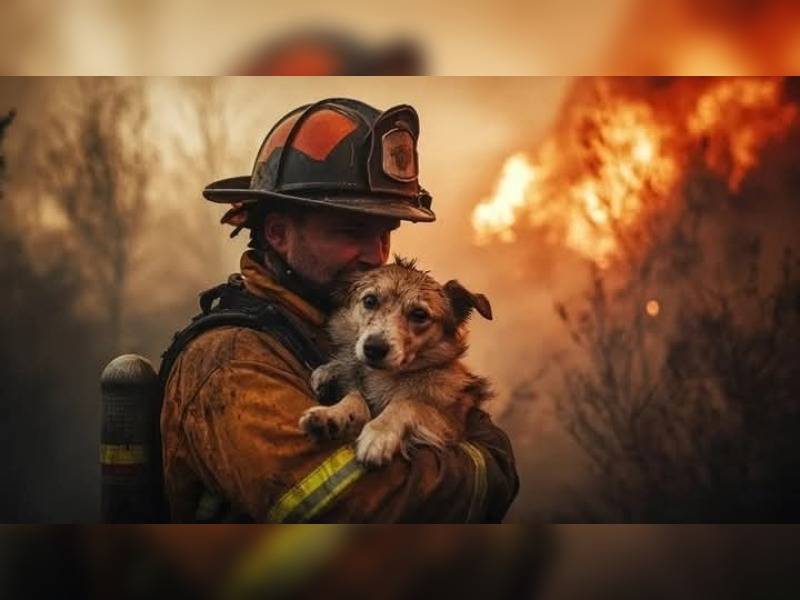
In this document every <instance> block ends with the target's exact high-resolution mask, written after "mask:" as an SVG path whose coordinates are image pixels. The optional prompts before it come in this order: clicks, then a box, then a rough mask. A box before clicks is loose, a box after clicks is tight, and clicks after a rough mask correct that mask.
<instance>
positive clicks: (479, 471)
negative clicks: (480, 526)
mask: <svg viewBox="0 0 800 600" xmlns="http://www.w3.org/2000/svg"><path fill="white" fill-rule="evenodd" d="M459 446H461V448H463V450H464V451H465V452H466V453H467V456H469V457H470V458H471V459H472V462H473V464H474V465H475V485H474V486H473V488H472V500H471V501H470V506H469V513H467V522H468V523H473V522H480V521H482V520H483V518H484V515H485V512H486V509H485V506H484V505H485V502H486V489H487V485H488V484H487V481H486V461H485V460H484V458H483V453H481V451H480V450H479V449H478V448H477V447H476V446H474V445H473V444H470V443H469V442H461V443H460V444H459Z"/></svg>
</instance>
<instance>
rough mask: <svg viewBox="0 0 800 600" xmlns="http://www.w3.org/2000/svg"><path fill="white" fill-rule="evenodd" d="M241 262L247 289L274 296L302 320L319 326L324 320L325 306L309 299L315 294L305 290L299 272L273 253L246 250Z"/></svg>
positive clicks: (262, 296)
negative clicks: (295, 271)
mask: <svg viewBox="0 0 800 600" xmlns="http://www.w3.org/2000/svg"><path fill="white" fill-rule="evenodd" d="M240 266H241V271H242V279H243V280H244V286H245V288H246V289H247V291H248V292H250V293H251V294H253V295H255V296H258V297H260V298H275V299H277V300H278V301H280V302H281V303H282V304H284V305H285V306H287V307H288V308H289V309H290V310H292V311H293V312H294V313H296V314H297V315H298V316H300V317H301V318H302V319H303V320H305V321H309V322H311V323H312V324H314V325H317V326H320V327H321V326H322V325H323V324H324V322H325V316H326V315H325V312H324V309H323V308H322V307H321V306H319V303H317V305H316V306H315V305H314V304H312V302H311V301H309V299H308V298H310V297H313V296H312V295H311V294H309V293H304V290H303V289H302V284H301V282H299V281H297V282H294V281H293V279H294V277H296V276H294V273H293V272H292V271H291V270H290V269H289V268H288V266H286V265H285V263H283V261H280V263H279V264H276V263H275V261H274V258H273V256H272V253H270V254H269V255H266V256H265V253H264V252H262V251H259V250H255V249H250V250H246V251H245V253H244V254H242V259H241V263H240Z"/></svg>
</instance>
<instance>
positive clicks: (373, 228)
mask: <svg viewBox="0 0 800 600" xmlns="http://www.w3.org/2000/svg"><path fill="white" fill-rule="evenodd" d="M399 225H400V222H399V221H398V220H397V219H390V218H386V217H378V216H372V215H361V214H358V213H348V212H344V211H324V212H309V213H307V214H304V215H302V216H301V217H297V216H290V215H276V216H275V218H272V219H268V220H267V223H266V225H265V227H266V231H265V233H266V237H267V240H268V241H269V242H270V244H271V245H272V247H273V248H274V249H275V250H277V251H278V253H280V254H281V255H282V256H283V257H284V259H285V260H286V262H287V263H288V264H289V266H290V267H292V268H293V269H295V270H296V271H297V272H298V273H299V274H300V275H302V276H303V277H304V278H305V279H306V280H308V281H310V282H312V283H314V284H316V285H317V286H319V287H320V289H321V290H323V291H329V290H330V289H332V287H333V285H334V284H335V283H336V282H337V281H339V280H340V279H341V278H342V277H344V276H346V275H348V274H350V273H353V272H357V271H368V270H370V269H374V268H376V267H380V266H381V265H383V264H384V263H385V262H386V260H387V259H388V258H389V248H390V238H391V232H392V231H393V230H395V229H397V227H398V226H399Z"/></svg>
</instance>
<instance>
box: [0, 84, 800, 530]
mask: <svg viewBox="0 0 800 600" xmlns="http://www.w3.org/2000/svg"><path fill="white" fill-rule="evenodd" d="M330 96H351V97H355V98H359V99H361V100H364V101H366V102H368V103H370V104H373V105H375V106H377V107H380V108H388V107H389V106H392V105H395V104H399V103H410V104H412V105H414V106H415V107H416V108H417V110H418V112H419V114H420V119H421V138H420V145H419V151H420V173H421V182H422V184H423V185H424V186H425V188H426V189H428V190H430V191H431V193H432V195H433V198H434V201H433V208H434V209H435V211H436V213H437V215H438V220H437V222H436V223H434V224H431V225H427V224H416V225H413V224H405V225H403V227H401V228H400V229H399V230H398V232H396V234H395V236H394V238H393V245H394V248H393V249H394V251H396V252H397V253H399V254H401V255H405V256H415V257H418V258H419V260H420V264H421V265H422V266H424V267H425V268H427V269H430V270H431V271H432V274H433V275H434V276H435V277H436V278H438V279H440V280H447V279H450V278H458V279H459V280H461V281H462V282H463V283H464V284H465V285H467V287H469V288H470V289H472V290H475V291H480V292H483V293H485V294H487V296H488V297H489V298H490V300H491V302H492V305H493V308H494V313H495V320H494V321H492V322H488V321H484V320H475V321H474V322H473V324H472V337H471V349H470V352H469V355H468V362H469V364H470V365H471V366H472V367H473V368H474V369H475V370H476V371H478V372H480V373H482V374H484V375H486V376H488V377H489V378H490V379H491V380H492V381H493V383H494V385H495V389H496V392H497V396H496V398H495V399H494V400H493V401H492V402H491V403H490V405H489V406H488V407H487V409H488V410H489V412H490V413H491V414H492V416H493V417H494V419H495V421H496V422H497V423H498V424H499V425H500V426H501V427H503V428H504V429H505V430H506V431H508V433H509V435H510V437H511V439H512V442H513V445H514V448H515V452H516V456H517V461H518V467H519V471H520V477H521V481H522V487H521V490H520V494H519V497H518V498H517V500H516V502H515V503H514V505H513V506H512V508H511V511H510V513H509V515H508V521H510V522H523V523H525V522H542V521H545V522H553V521H561V522H728V521H733V522H742V521H744V522H791V521H797V520H798V517H799V516H800V510H799V509H798V507H800V502H798V499H800V476H799V475H798V473H800V469H798V466H800V444H798V442H797V436H796V432H797V431H798V427H799V426H800V414H799V413H798V406H799V405H798V403H797V398H798V390H800V368H799V367H798V363H797V360H796V358H797V356H798V354H800V347H798V346H799V345H800V271H798V269H799V268H800V265H799V264H798V258H797V251H798V248H797V245H798V243H799V242H800V240H798V237H797V232H798V230H800V228H799V227H798V225H800V204H798V193H799V192H800V179H799V178H798V174H800V155H799V154H798V153H800V144H798V141H800V138H799V137H798V135H800V126H799V125H798V123H799V122H800V116H799V115H798V109H799V106H798V103H799V102H800V84H798V80H796V79H792V78H780V77H777V78H768V77H761V78H657V77H646V78H583V79H568V78H404V77H392V78H348V77H329V78H278V77H273V78H236V77H229V78H4V79H1V80H0V119H2V121H0V124H1V125H2V146H0V148H2V157H3V163H2V206H3V218H2V219H1V220H0V280H2V281H3V285H4V288H5V290H6V296H5V298H6V303H5V306H4V310H3V311H2V313H0V333H1V335H0V369H1V370H2V371H1V372H0V375H1V376H0V382H2V384H1V385H2V388H1V389H2V397H3V403H2V408H1V409H0V410H2V411H3V412H2V418H0V440H2V444H3V453H4V456H5V457H6V459H5V460H3V461H2V464H1V465H0V482H1V483H2V488H3V489H4V494H2V496H1V497H0V519H1V520H2V521H5V522H74V521H79V522H97V521H98V519H99V488H100V486H99V465H98V458H97V457H98V443H99V418H100V398H99V382H98V378H99V374H100V372H101V370H102V368H103V367H104V365H105V364H106V363H107V362H108V361H109V360H110V359H111V358H113V357H114V356H116V355H118V354H120V353H123V352H124V353H127V352H135V353H139V354H142V355H144V356H146V357H148V358H149V359H151V360H152V361H153V362H154V363H156V364H157V363H158V360H159V356H160V353H161V352H162V351H163V350H164V349H165V347H166V345H167V344H168V342H169V341H170V339H171V336H172V334H173V333H174V332H175V331H176V330H178V329H180V328H181V327H183V325H184V324H185V323H186V321H187V320H188V318H189V317H190V316H192V315H193V314H195V313H196V312H197V310H198V309H197V294H198V292H200V291H201V290H204V289H206V288H209V287H211V286H213V285H216V284H217V283H219V282H221V281H223V280H224V278H225V277H227V275H228V274H229V273H232V272H234V271H236V270H238V261H239V257H240V254H241V252H242V251H243V249H244V247H245V244H246V240H245V239H243V238H244V236H240V237H237V238H234V239H229V237H228V235H229V233H230V231H231V229H230V228H229V227H228V226H224V225H220V224H219V219H220V217H221V216H222V213H223V212H224V208H220V207H219V206H217V205H213V204H211V203H208V202H204V201H203V199H202V197H201V195H200V192H201V190H202V188H203V187H204V186H205V185H206V184H207V183H208V182H210V181H213V180H215V179H218V178H222V177H227V176H234V175H241V174H248V173H249V172H250V168H251V165H252V161H253V158H254V155H255V153H256V151H257V148H258V146H259V144H260V142H261V140H262V138H263V136H264V135H265V133H266V132H267V130H268V129H269V128H270V127H271V126H272V124H273V123H274V122H275V121H276V120H278V119H279V118H280V117H281V116H282V115H283V114H285V113H286V112H288V111H289V110H290V109H292V108H294V107H296V106H299V105H301V104H304V103H307V102H310V101H313V100H317V99H320V98H324V97H330ZM456 100H457V101H456Z"/></svg>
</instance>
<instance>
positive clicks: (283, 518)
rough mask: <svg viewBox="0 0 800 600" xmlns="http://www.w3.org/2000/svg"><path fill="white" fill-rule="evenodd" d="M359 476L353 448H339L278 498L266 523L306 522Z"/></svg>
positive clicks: (361, 472)
mask: <svg viewBox="0 0 800 600" xmlns="http://www.w3.org/2000/svg"><path fill="white" fill-rule="evenodd" d="M363 474H364V468H363V467H362V466H361V465H360V464H358V462H357V461H356V453H355V449H354V448H353V446H352V445H348V446H342V447H341V448H339V449H338V450H337V451H336V452H334V453H333V454H331V455H330V456H329V457H328V458H326V459H325V460H324V461H322V463H320V464H319V466H317V468H315V469H314V470H313V471H311V473H309V474H308V475H306V476H305V477H304V478H303V479H302V480H301V481H300V482H299V483H298V484H297V485H295V486H294V487H293V488H291V489H290V490H289V491H287V492H286V493H285V494H284V495H283V496H281V498H280V500H278V502H277V503H276V504H275V506H273V507H272V509H271V510H270V511H269V514H268V515H267V520H268V521H270V522H272V523H283V522H287V521H289V522H292V523H302V522H304V521H308V520H309V519H311V518H312V517H313V516H315V515H317V514H318V513H319V512H320V511H322V510H323V509H324V508H325V507H326V506H328V505H329V504H330V503H331V502H333V500H335V499H336V497H337V496H339V495H340V494H341V493H342V492H343V491H344V490H345V489H346V488H347V487H348V486H350V485H351V484H352V483H353V482H354V481H356V480H357V479H358V478H359V477H361V475H363Z"/></svg>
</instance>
